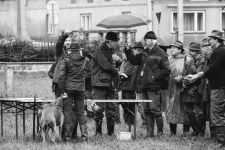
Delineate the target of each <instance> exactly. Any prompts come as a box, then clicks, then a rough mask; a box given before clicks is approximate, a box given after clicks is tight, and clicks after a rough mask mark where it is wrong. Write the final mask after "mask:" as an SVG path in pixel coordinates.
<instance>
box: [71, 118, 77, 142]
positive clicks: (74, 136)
mask: <svg viewBox="0 0 225 150" xmlns="http://www.w3.org/2000/svg"><path fill="white" fill-rule="evenodd" d="M77 126H78V122H76V123H75V125H74V128H73V133H72V138H73V139H77V138H78V136H77Z"/></svg>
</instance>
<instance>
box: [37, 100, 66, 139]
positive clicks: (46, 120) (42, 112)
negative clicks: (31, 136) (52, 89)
mask: <svg viewBox="0 0 225 150" xmlns="http://www.w3.org/2000/svg"><path fill="white" fill-rule="evenodd" d="M62 107H63V97H59V98H57V99H56V100H54V101H53V102H52V103H50V104H45V105H43V106H42V107H41V109H39V110H38V117H39V119H40V124H39V127H40V128H39V136H41V137H42V140H43V143H45V142H46V135H47V133H48V132H49V130H50V129H51V131H52V132H51V133H52V134H51V140H52V142H53V143H55V137H56V126H59V137H58V138H59V140H60V141H61V132H62V126H63V122H64V114H63V111H62Z"/></svg>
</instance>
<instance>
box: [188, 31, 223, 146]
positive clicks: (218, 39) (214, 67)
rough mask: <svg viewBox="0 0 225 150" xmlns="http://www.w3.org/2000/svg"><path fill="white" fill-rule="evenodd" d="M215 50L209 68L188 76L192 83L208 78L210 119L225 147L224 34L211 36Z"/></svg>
mask: <svg viewBox="0 0 225 150" xmlns="http://www.w3.org/2000/svg"><path fill="white" fill-rule="evenodd" d="M209 38H210V40H209V43H210V45H211V48H212V50H213V52H212V54H211V56H210V64H209V67H208V68H207V69H205V70H203V71H201V72H198V73H197V74H195V75H188V76H187V78H189V80H190V81H191V82H193V81H195V80H197V79H198V78H202V77H206V78H208V80H209V84H210V88H211V104H210V118H211V122H212V124H213V125H214V126H215V132H216V135H215V136H216V141H217V142H219V143H222V146H225V67H224V64H225V46H224V37H223V32H221V31H218V30H213V31H212V33H211V35H210V36H209Z"/></svg>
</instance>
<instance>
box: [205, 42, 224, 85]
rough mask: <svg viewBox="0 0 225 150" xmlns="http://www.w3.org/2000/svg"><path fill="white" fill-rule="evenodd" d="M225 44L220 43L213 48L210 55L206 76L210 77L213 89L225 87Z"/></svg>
mask: <svg viewBox="0 0 225 150" xmlns="http://www.w3.org/2000/svg"><path fill="white" fill-rule="evenodd" d="M224 64H225V45H224V44H220V45H219V46H218V47H217V48H216V49H214V50H213V52H212V54H211V57H210V64H209V68H208V69H207V70H205V71H204V76H205V77H207V78H208V79H209V84H210V88H211V89H219V88H225V67H224Z"/></svg>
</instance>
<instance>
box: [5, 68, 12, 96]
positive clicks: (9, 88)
mask: <svg viewBox="0 0 225 150" xmlns="http://www.w3.org/2000/svg"><path fill="white" fill-rule="evenodd" d="M13 73H14V69H13V68H11V67H9V66H6V70H5V81H4V84H5V89H6V97H8V96H10V93H12V92H13Z"/></svg>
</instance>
